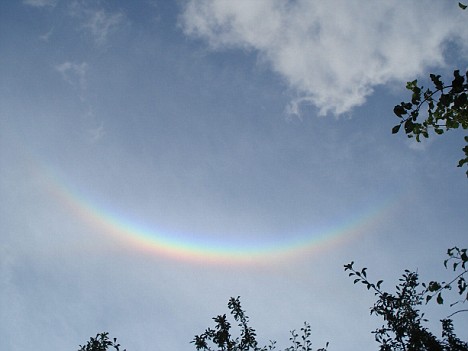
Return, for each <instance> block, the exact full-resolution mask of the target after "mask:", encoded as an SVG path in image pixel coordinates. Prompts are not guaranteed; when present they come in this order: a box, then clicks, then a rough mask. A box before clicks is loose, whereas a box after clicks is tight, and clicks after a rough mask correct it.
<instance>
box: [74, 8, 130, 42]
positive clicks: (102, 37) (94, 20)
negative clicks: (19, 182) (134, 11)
mask: <svg viewBox="0 0 468 351" xmlns="http://www.w3.org/2000/svg"><path fill="white" fill-rule="evenodd" d="M70 9H71V15H72V16H73V17H76V18H77V19H78V20H80V22H81V26H80V28H81V29H82V30H83V31H84V32H86V33H88V34H90V35H91V36H92V38H93V39H94V41H95V43H96V44H97V45H99V46H101V45H104V44H106V42H107V40H108V37H109V35H111V34H112V33H114V32H115V31H116V30H117V29H118V28H120V27H121V26H122V25H124V24H125V22H126V20H125V15H124V14H123V13H121V12H109V11H106V10H105V9H103V8H99V9H97V8H91V7H90V6H88V5H87V4H86V3H84V2H78V1H75V2H73V4H72V5H71V7H70Z"/></svg>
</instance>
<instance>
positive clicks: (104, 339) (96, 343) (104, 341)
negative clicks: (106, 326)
mask: <svg viewBox="0 0 468 351" xmlns="http://www.w3.org/2000/svg"><path fill="white" fill-rule="evenodd" d="M109 347H113V348H114V349H115V350H116V351H120V344H118V343H117V339H116V338H114V339H113V340H110V339H109V333H100V334H97V335H96V337H94V338H93V337H91V338H89V341H88V343H87V344H86V345H84V346H82V345H80V348H79V350H78V351H107V349H108V348H109ZM123 351H126V350H125V349H124V350H123Z"/></svg>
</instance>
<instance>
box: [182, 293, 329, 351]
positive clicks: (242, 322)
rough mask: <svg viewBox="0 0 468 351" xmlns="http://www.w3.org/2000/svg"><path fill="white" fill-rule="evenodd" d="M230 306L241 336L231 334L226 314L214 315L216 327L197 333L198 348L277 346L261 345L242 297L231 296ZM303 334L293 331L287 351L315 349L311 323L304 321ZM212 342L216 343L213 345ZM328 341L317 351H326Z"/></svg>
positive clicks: (259, 350) (233, 350) (243, 350)
mask: <svg viewBox="0 0 468 351" xmlns="http://www.w3.org/2000/svg"><path fill="white" fill-rule="evenodd" d="M228 308H229V310H230V313H231V315H232V316H233V318H234V320H235V321H236V322H237V323H238V326H239V328H240V337H233V336H232V334H231V324H230V323H229V322H228V321H227V317H226V315H225V314H223V315H219V316H217V317H214V318H213V320H214V321H215V323H216V326H215V327H214V329H212V328H208V329H206V330H205V332H204V333H202V334H200V335H196V336H195V338H194V339H193V340H192V341H191V343H193V344H195V347H196V348H197V350H203V351H215V350H219V351H247V350H252V351H273V350H275V348H276V342H275V341H270V345H268V346H264V347H259V346H258V342H257V340H256V336H257V335H256V332H255V329H253V328H252V327H250V326H249V325H248V321H249V318H248V317H247V315H246V314H245V311H244V310H243V309H242V307H241V303H240V297H239V296H238V297H237V298H234V297H231V298H230V299H229V302H228ZM301 332H302V334H301V335H299V334H298V333H296V331H295V330H292V331H291V337H290V338H289V340H290V341H291V342H292V346H290V347H288V348H286V349H285V351H313V350H312V342H311V341H310V336H311V329H310V325H309V324H307V323H304V327H302V328H301ZM211 344H213V345H214V347H215V348H213V346H211ZM327 347H328V343H327V344H326V346H325V348H321V349H318V350H317V351H326V350H327Z"/></svg>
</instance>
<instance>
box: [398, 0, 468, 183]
mask: <svg viewBox="0 0 468 351" xmlns="http://www.w3.org/2000/svg"><path fill="white" fill-rule="evenodd" d="M460 5H461V4H460ZM460 7H461V6H460ZM453 76H454V78H453V80H452V83H451V84H449V85H447V84H445V83H444V82H443V81H442V80H441V79H440V78H441V76H440V75H435V74H431V75H430V77H431V81H432V83H433V85H434V87H433V88H431V89H426V90H424V87H423V86H419V85H418V81H417V80H413V81H412V82H408V83H407V84H406V89H408V90H410V91H411V93H412V95H411V101H409V102H401V103H400V104H399V105H396V106H395V108H394V109H393V112H394V113H395V115H396V116H397V117H398V118H400V119H401V121H400V123H399V124H397V125H396V126H395V127H393V129H392V133H394V134H395V133H398V131H399V130H400V128H401V126H403V129H404V131H405V133H406V134H407V136H408V137H409V138H412V137H416V140H417V141H420V138H421V136H423V137H424V138H428V137H429V131H430V130H431V129H432V130H433V131H434V132H435V133H436V134H443V133H444V132H445V131H448V130H450V129H457V128H459V127H461V128H463V129H468V71H467V72H466V73H465V74H464V75H461V74H460V71H459V70H455V71H454V72H453ZM424 106H426V107H427V116H426V117H425V119H424V120H423V121H421V119H419V117H420V112H421V109H423V107H424ZM465 141H466V143H467V144H466V145H465V147H463V149H462V150H463V151H464V153H465V157H464V158H462V159H461V160H460V161H459V162H458V167H463V166H464V165H465V164H466V165H468V136H465ZM466 175H467V177H468V171H467V172H466Z"/></svg>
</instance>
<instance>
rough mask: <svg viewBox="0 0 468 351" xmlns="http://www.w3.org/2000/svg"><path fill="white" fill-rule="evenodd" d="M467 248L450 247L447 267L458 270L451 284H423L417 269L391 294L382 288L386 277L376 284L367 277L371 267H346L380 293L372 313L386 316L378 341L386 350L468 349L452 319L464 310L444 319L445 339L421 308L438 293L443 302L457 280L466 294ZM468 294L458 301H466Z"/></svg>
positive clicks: (354, 275) (445, 262) (377, 294)
mask: <svg viewBox="0 0 468 351" xmlns="http://www.w3.org/2000/svg"><path fill="white" fill-rule="evenodd" d="M466 252H467V250H466V249H458V248H457V247H454V248H452V249H449V250H448V252H447V253H448V256H449V258H448V259H447V260H445V261H444V265H445V266H446V267H447V264H448V263H449V262H451V263H452V267H453V270H454V271H457V272H458V274H457V275H456V277H455V278H454V279H452V280H451V281H450V282H449V283H438V282H435V281H431V282H430V283H429V284H428V285H426V284H424V283H422V284H421V286H422V288H421V287H419V286H420V283H419V276H418V274H417V273H416V272H411V271H409V270H405V272H404V274H403V276H402V278H400V280H399V284H398V285H397V286H396V291H395V293H393V294H392V293H388V292H385V291H383V290H382V287H381V285H382V283H383V281H382V280H379V281H378V282H377V283H375V284H374V283H372V282H371V281H370V280H369V279H368V278H367V269H366V268H363V269H361V270H357V269H355V268H354V262H351V263H349V264H347V265H345V266H344V269H345V271H348V272H349V276H350V277H354V284H357V283H361V284H363V285H364V286H366V288H367V289H368V290H373V291H374V294H375V295H376V296H377V301H376V302H375V304H374V306H373V307H372V308H371V311H370V313H371V314H375V315H377V316H380V317H383V319H384V321H385V324H384V325H383V326H382V327H381V328H378V329H376V330H375V331H374V332H373V334H375V339H376V341H377V342H378V343H379V344H380V350H382V351H390V350H392V351H395V350H397V351H400V350H401V351H406V350H441V351H442V350H463V351H468V344H467V343H466V342H463V341H461V340H460V339H458V338H457V337H456V335H455V333H454V331H453V321H452V320H451V319H450V318H451V317H452V316H453V315H454V314H456V313H459V312H464V311H466V310H459V311H456V312H455V313H452V314H451V315H449V316H448V317H446V318H445V319H443V320H442V321H441V323H442V339H438V338H437V337H436V336H434V335H433V334H432V333H431V332H430V331H429V330H428V329H427V328H426V327H425V326H424V323H425V322H427V320H426V319H424V313H422V312H421V311H420V308H421V306H422V305H423V304H424V303H426V304H427V303H428V302H429V301H430V300H431V299H432V297H433V296H437V299H436V300H437V302H438V303H439V304H443V303H444V300H443V298H442V291H443V290H445V289H449V290H450V289H451V288H452V286H453V285H455V283H456V284H457V287H458V293H459V294H460V295H462V296H463V294H464V293H465V292H466V291H467V285H466V281H465V274H466V272H467V265H468V264H467V262H468V257H467V254H466ZM467 298H468V296H464V297H463V299H462V300H460V301H457V302H455V303H453V304H451V305H450V306H453V305H455V304H457V303H459V302H466V301H467Z"/></svg>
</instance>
